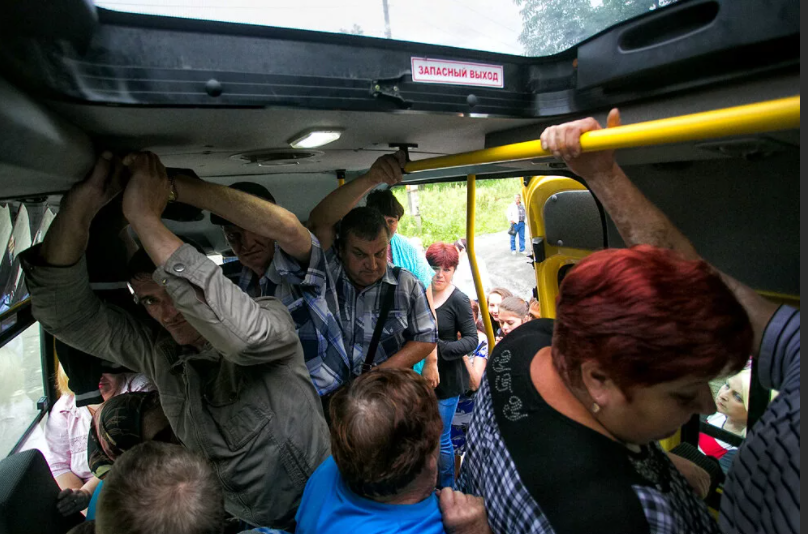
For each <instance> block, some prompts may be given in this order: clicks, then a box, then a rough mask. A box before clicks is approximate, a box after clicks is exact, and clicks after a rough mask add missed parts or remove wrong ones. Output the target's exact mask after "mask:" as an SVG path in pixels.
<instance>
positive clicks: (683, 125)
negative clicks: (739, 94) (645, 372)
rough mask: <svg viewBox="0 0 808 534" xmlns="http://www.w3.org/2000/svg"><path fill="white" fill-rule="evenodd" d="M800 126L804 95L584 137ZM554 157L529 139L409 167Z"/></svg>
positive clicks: (607, 143)
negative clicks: (802, 97) (801, 103)
mask: <svg viewBox="0 0 808 534" xmlns="http://www.w3.org/2000/svg"><path fill="white" fill-rule="evenodd" d="M799 127H800V97H799V95H797V96H792V97H789V98H781V99H778V100H769V101H766V102H759V103H756V104H747V105H743V106H737V107H731V108H724V109H718V110H714V111H706V112H702V113H694V114H691V115H682V116H679V117H670V118H667V119H659V120H654V121H648V122H640V123H637V124H628V125H625V126H617V127H614V128H606V129H603V130H596V131H592V132H587V133H585V134H583V135H582V136H581V149H582V151H583V152H597V151H599V150H616V149H619V148H634V147H643V146H653V145H664V144H670V143H682V142H686V141H702V140H707V139H717V138H721V137H729V136H735V135H750V134H757V133H764V132H774V131H778V130H789V129H794V128H799ZM547 157H552V153H550V152H548V151H547V150H544V149H542V147H541V141H540V140H538V139H537V140H534V141H525V142H523V143H514V144H512V145H504V146H499V147H494V148H486V149H483V150H475V151H473V152H464V153H462V154H453V155H450V156H439V157H436V158H428V159H422V160H419V161H411V162H409V163H407V165H406V167H405V168H404V170H405V172H408V173H415V172H422V171H431V170H436V169H449V168H453V167H466V166H469V165H481V164H487V163H505V162H509V161H519V160H525V159H535V158H547Z"/></svg>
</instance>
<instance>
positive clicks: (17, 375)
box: [0, 323, 45, 457]
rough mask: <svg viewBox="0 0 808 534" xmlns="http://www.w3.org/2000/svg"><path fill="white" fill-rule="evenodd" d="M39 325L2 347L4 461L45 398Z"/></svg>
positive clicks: (0, 452)
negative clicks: (39, 402)
mask: <svg viewBox="0 0 808 534" xmlns="http://www.w3.org/2000/svg"><path fill="white" fill-rule="evenodd" d="M40 331H41V330H40V328H39V323H34V324H32V325H31V326H29V327H28V328H26V329H25V330H24V331H23V332H22V333H20V334H18V335H17V336H16V337H14V338H13V339H12V340H11V341H9V342H8V343H6V344H5V345H4V346H3V347H0V457H4V456H6V455H8V454H9V453H10V452H11V451H12V450H13V449H14V446H15V445H16V444H17V442H18V441H20V439H21V438H22V437H23V436H24V435H25V434H26V431H27V430H28V428H29V427H30V425H31V423H33V422H34V421H35V420H36V418H37V416H39V415H40V409H39V408H38V407H37V403H38V401H39V399H40V398H42V397H43V396H45V389H44V382H43V377H42V357H41V346H40Z"/></svg>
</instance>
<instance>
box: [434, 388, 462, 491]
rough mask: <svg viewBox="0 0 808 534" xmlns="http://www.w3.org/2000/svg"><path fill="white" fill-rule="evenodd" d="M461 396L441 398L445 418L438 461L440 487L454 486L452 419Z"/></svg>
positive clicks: (439, 401)
mask: <svg viewBox="0 0 808 534" xmlns="http://www.w3.org/2000/svg"><path fill="white" fill-rule="evenodd" d="M459 398H460V397H452V398H449V399H442V400H441V399H439V400H438V409H439V410H440V418H441V419H442V420H443V433H442V434H441V435H440V460H439V462H438V488H454V465H455V463H454V446H453V445H452V419H454V414H455V411H456V410H457V401H458V399H459Z"/></svg>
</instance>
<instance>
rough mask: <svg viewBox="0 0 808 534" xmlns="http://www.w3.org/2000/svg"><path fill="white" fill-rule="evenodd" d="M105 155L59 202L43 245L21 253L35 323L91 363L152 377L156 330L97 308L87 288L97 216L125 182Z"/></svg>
mask: <svg viewBox="0 0 808 534" xmlns="http://www.w3.org/2000/svg"><path fill="white" fill-rule="evenodd" d="M125 174H126V173H125V172H124V171H123V167H122V165H121V162H120V160H118V159H116V158H113V157H112V155H111V154H110V153H108V152H105V153H104V154H103V155H102V157H101V158H100V159H99V160H98V162H97V163H96V165H95V168H94V169H93V170H92V172H91V173H90V175H89V176H88V177H87V178H86V179H85V180H84V181H82V182H80V183H78V184H76V185H74V186H73V188H72V189H71V190H70V191H69V192H68V193H67V194H66V195H65V196H64V198H63V199H62V203H61V209H60V210H59V213H58V214H57V215H56V218H55V219H54V221H53V224H51V227H50V229H49V230H48V233H47V234H46V236H45V240H44V242H43V243H42V244H41V245H38V246H34V247H33V248H31V249H30V250H27V251H25V252H23V254H22V265H23V268H24V269H25V273H26V281H27V284H28V289H29V290H30V291H31V303H32V309H33V313H34V317H35V318H36V319H37V320H38V321H39V322H40V323H41V324H42V326H43V327H44V328H45V329H46V330H47V331H48V332H50V333H51V334H53V335H54V336H56V337H57V338H59V339H60V340H62V341H64V342H65V343H67V344H69V345H71V346H73V347H75V348H77V349H79V350H81V351H83V352H86V353H87V354H91V355H93V356H96V357H100V358H104V359H105V360H110V361H113V362H116V363H119V364H121V365H123V366H125V367H128V368H130V369H132V370H136V371H140V372H143V373H146V374H147V375H149V376H152V373H153V370H154V369H153V362H152V360H151V358H150V355H151V353H152V351H153V347H154V343H155V342H156V340H157V338H158V333H157V330H156V328H155V327H154V326H153V325H151V324H147V323H145V322H141V321H140V320H138V319H136V318H135V317H133V316H131V315H129V314H128V313H126V312H124V311H123V310H121V309H120V308H117V307H115V306H110V305H108V304H106V303H104V302H102V301H101V300H100V299H99V298H98V297H97V296H96V295H95V294H94V293H93V291H92V289H91V288H90V283H89V279H88V275H87V266H86V262H85V259H84V252H85V249H86V247H87V241H88V237H89V231H90V223H91V222H92V220H93V218H94V217H95V215H96V214H97V213H98V211H99V210H100V209H101V208H102V207H103V206H104V205H105V204H106V203H107V202H109V201H110V200H111V199H112V198H114V197H115V195H117V194H118V193H119V192H120V191H121V189H122V186H123V182H124V179H123V177H124V176H125Z"/></svg>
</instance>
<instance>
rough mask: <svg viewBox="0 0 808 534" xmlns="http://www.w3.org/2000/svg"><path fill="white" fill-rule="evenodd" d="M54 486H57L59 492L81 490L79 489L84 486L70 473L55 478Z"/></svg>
mask: <svg viewBox="0 0 808 534" xmlns="http://www.w3.org/2000/svg"><path fill="white" fill-rule="evenodd" d="M93 478H95V477H93ZM56 484H58V486H59V489H60V490H66V489H75V490H77V489H81V487H82V486H83V485H84V482H82V481H81V479H80V478H79V477H77V476H76V475H75V473H72V472H70V473H65V474H63V475H59V476H58V477H56Z"/></svg>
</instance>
